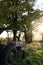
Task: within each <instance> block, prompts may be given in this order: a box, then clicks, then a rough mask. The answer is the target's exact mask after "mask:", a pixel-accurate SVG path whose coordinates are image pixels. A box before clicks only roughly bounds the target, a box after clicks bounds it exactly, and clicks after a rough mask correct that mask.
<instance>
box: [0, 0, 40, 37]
mask: <svg viewBox="0 0 43 65" xmlns="http://www.w3.org/2000/svg"><path fill="white" fill-rule="evenodd" d="M33 3H34V0H6V1H5V0H2V1H0V21H1V22H0V26H3V24H6V25H8V24H9V26H10V27H13V28H15V29H17V30H22V31H25V35H26V34H27V32H26V31H28V32H29V30H30V29H31V22H32V21H33V20H34V19H36V18H37V16H39V12H40V11H39V10H37V11H34V9H33ZM1 23H2V24H1ZM25 38H26V37H25Z"/></svg>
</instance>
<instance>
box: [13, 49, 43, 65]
mask: <svg viewBox="0 0 43 65" xmlns="http://www.w3.org/2000/svg"><path fill="white" fill-rule="evenodd" d="M12 65H43V50H41V49H40V50H35V51H34V50H30V49H28V50H27V54H26V57H25V59H23V58H21V57H20V58H18V59H17V60H16V61H15V62H13V63H12Z"/></svg>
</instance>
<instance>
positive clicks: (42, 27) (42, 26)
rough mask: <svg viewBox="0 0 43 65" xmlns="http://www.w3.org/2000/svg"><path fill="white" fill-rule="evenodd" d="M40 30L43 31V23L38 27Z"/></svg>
mask: <svg viewBox="0 0 43 65" xmlns="http://www.w3.org/2000/svg"><path fill="white" fill-rule="evenodd" d="M38 30H39V32H41V33H43V24H40V25H39V27H38Z"/></svg>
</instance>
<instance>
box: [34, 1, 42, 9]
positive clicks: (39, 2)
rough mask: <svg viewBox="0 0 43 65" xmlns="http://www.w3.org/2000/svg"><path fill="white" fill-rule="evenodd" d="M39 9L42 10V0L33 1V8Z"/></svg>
mask: <svg viewBox="0 0 43 65" xmlns="http://www.w3.org/2000/svg"><path fill="white" fill-rule="evenodd" d="M37 8H38V9H40V10H43V0H36V1H35V6H34V9H37Z"/></svg>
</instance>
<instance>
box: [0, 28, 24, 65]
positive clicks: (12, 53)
mask: <svg viewBox="0 0 43 65" xmlns="http://www.w3.org/2000/svg"><path fill="white" fill-rule="evenodd" d="M9 30H12V31H13V33H14V37H13V41H12V42H11V41H10V42H9V41H8V42H7V44H2V43H1V42H0V65H11V63H12V62H14V61H15V60H16V59H17V58H18V52H19V51H21V47H22V45H23V42H20V41H19V38H18V41H16V32H17V30H16V29H13V28H9V27H3V28H0V34H1V33H2V32H3V31H7V32H8V31H9ZM21 52H22V51H21Z"/></svg>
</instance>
